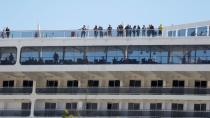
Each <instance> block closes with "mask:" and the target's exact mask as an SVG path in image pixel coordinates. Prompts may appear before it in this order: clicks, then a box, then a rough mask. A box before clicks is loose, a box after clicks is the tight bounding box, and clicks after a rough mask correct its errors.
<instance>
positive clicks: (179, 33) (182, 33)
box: [178, 29, 186, 37]
mask: <svg viewBox="0 0 210 118" xmlns="http://www.w3.org/2000/svg"><path fill="white" fill-rule="evenodd" d="M178 36H180V37H183V36H186V29H181V30H178Z"/></svg>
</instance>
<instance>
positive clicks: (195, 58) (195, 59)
mask: <svg viewBox="0 0 210 118" xmlns="http://www.w3.org/2000/svg"><path fill="white" fill-rule="evenodd" d="M194 56H195V57H194V63H195V64H197V49H196V48H195V55H194Z"/></svg>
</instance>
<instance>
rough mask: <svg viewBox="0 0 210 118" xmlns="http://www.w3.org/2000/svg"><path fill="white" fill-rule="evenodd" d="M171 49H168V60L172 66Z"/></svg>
mask: <svg viewBox="0 0 210 118" xmlns="http://www.w3.org/2000/svg"><path fill="white" fill-rule="evenodd" d="M170 61H171V48H170V47H169V48H168V60H167V64H170V63H171V62H170Z"/></svg>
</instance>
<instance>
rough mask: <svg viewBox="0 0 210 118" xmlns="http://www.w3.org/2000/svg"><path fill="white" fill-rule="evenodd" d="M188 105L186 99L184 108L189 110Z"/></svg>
mask: <svg viewBox="0 0 210 118" xmlns="http://www.w3.org/2000/svg"><path fill="white" fill-rule="evenodd" d="M187 107H188V102H187V101H185V102H184V108H183V110H189V109H188V108H187Z"/></svg>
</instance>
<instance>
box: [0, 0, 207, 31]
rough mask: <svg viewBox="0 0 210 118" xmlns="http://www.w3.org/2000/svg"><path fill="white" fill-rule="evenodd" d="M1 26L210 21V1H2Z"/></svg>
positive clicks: (23, 26)
mask: <svg viewBox="0 0 210 118" xmlns="http://www.w3.org/2000/svg"><path fill="white" fill-rule="evenodd" d="M0 3H1V4H0V28H1V29H2V28H3V27H6V26H8V27H10V29H12V30H30V29H36V27H37V24H40V26H41V29H79V28H80V27H81V26H82V25H83V24H85V25H89V27H90V28H92V27H93V26H94V25H95V24H96V25H101V26H103V27H107V25H108V24H111V25H112V26H113V27H115V26H116V25H118V24H120V23H122V22H123V23H124V24H131V25H134V24H139V25H143V24H146V25H147V24H154V25H159V24H163V25H172V24H183V23H189V22H196V21H205V20H210V13H209V11H210V0H0Z"/></svg>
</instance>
